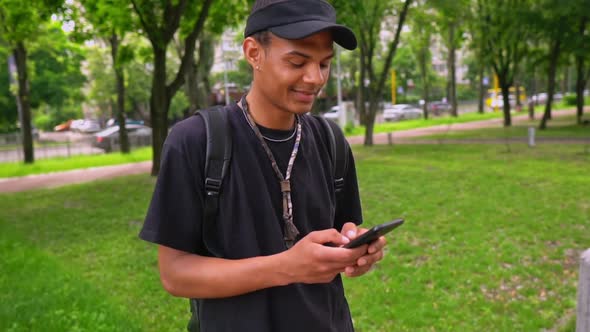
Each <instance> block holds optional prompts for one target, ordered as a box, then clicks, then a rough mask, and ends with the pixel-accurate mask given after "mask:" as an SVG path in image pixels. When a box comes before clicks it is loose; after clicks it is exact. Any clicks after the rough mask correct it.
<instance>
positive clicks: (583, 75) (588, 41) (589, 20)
mask: <svg viewBox="0 0 590 332" xmlns="http://www.w3.org/2000/svg"><path fill="white" fill-rule="evenodd" d="M589 7H590V1H588V0H580V1H577V2H576V5H575V10H574V22H575V23H574V26H573V27H574V29H575V30H576V31H575V35H574V37H573V43H572V44H573V47H574V50H573V54H574V57H575V61H576V116H577V122H578V124H582V116H583V115H584V89H585V88H586V84H588V80H589V79H590V56H588V55H589V54H590V14H589V13H588V10H587V9H588V8H589ZM576 21H577V22H576Z"/></svg>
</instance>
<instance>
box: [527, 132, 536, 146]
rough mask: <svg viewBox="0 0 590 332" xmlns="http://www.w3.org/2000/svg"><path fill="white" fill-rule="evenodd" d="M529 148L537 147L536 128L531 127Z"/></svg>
mask: <svg viewBox="0 0 590 332" xmlns="http://www.w3.org/2000/svg"><path fill="white" fill-rule="evenodd" d="M528 136H529V147H531V148H532V147H533V146H535V127H529V135H528Z"/></svg>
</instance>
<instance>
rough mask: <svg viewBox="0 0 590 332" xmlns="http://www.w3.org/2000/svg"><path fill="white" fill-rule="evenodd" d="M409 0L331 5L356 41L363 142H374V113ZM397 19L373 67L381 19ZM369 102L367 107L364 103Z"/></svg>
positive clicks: (341, 0) (354, 0) (342, 1)
mask: <svg viewBox="0 0 590 332" xmlns="http://www.w3.org/2000/svg"><path fill="white" fill-rule="evenodd" d="M411 2H412V0H405V1H404V2H403V4H402V5H401V8H399V6H398V5H397V4H398V2H397V1H392V0H364V1H363V0H335V1H333V4H334V7H335V8H336V9H337V10H338V13H339V14H340V17H341V18H342V20H343V21H344V22H345V23H347V25H348V26H350V27H351V28H352V29H353V30H354V32H355V34H356V36H357V38H358V41H359V49H360V50H359V51H360V56H359V70H360V81H359V92H360V93H359V95H360V100H361V102H360V103H359V109H360V117H361V123H362V124H364V125H365V127H366V131H365V145H367V146H371V145H373V128H374V125H375V116H376V114H377V110H378V108H379V104H380V102H381V99H382V97H383V91H384V88H385V82H386V80H387V76H388V75H389V73H390V69H391V63H392V61H393V57H394V55H395V51H396V49H397V47H398V44H399V40H400V34H401V31H402V28H403V26H404V23H405V20H406V16H407V14H408V10H409V7H410V4H411ZM393 18H396V19H397V22H396V23H397V24H396V26H397V28H396V29H395V34H394V36H393V39H392V40H391V41H390V42H388V43H387V45H386V46H387V51H386V53H385V57H384V61H383V66H382V68H380V69H381V70H380V72H379V71H378V70H377V66H376V62H377V61H376V59H375V58H376V56H377V55H378V51H379V38H378V37H379V35H380V34H379V33H380V31H381V25H382V23H384V21H389V22H391V21H392V19H393ZM367 101H368V108H367V107H366V105H365V103H366V102H367Z"/></svg>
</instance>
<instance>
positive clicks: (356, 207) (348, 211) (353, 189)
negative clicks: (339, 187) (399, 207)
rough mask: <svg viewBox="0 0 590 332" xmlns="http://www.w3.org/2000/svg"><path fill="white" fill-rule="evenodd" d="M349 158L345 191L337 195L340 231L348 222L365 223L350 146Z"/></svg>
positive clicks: (337, 219) (337, 226) (337, 220)
mask: <svg viewBox="0 0 590 332" xmlns="http://www.w3.org/2000/svg"><path fill="white" fill-rule="evenodd" d="M347 158H348V167H347V170H346V174H345V176H344V189H343V191H342V192H341V193H340V194H337V195H336V199H337V203H336V218H335V227H336V229H338V230H340V229H342V226H344V224H345V223H347V222H353V223H355V224H357V225H360V224H362V222H363V215H362V208H361V199H360V195H359V186H358V182H357V177H356V166H355V163H354V156H353V154H352V150H351V149H350V146H348V154H347Z"/></svg>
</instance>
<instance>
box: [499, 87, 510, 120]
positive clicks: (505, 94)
mask: <svg viewBox="0 0 590 332" xmlns="http://www.w3.org/2000/svg"><path fill="white" fill-rule="evenodd" d="M498 80H499V81H500V89H502V100H503V105H502V110H503V112H504V127H510V126H511V125H512V117H511V116H510V97H509V96H510V83H508V82H506V81H505V80H503V79H502V78H501V77H500V76H498Z"/></svg>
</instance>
